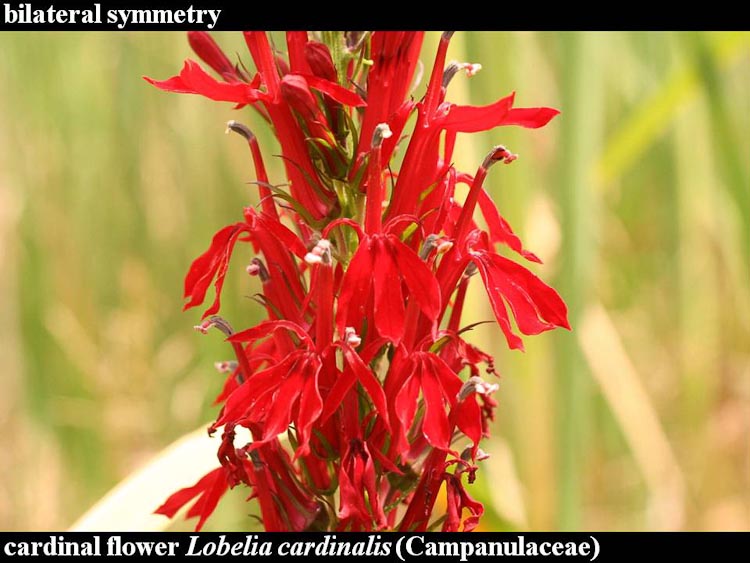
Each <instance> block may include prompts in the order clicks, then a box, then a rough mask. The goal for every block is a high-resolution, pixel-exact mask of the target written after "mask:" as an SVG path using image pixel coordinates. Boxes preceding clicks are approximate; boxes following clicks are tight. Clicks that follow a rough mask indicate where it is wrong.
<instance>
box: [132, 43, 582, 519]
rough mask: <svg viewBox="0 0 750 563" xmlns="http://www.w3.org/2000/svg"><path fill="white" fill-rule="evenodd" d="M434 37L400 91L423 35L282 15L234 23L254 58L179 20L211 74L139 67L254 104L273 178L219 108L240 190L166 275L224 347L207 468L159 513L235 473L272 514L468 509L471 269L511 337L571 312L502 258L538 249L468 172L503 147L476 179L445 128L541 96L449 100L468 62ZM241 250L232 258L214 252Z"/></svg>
mask: <svg viewBox="0 0 750 563" xmlns="http://www.w3.org/2000/svg"><path fill="white" fill-rule="evenodd" d="M451 35H452V34H451V33H444V34H443V35H442V36H441V39H440V43H439V46H438V49H437V53H436V54H435V56H434V64H433V66H432V69H431V71H430V72H429V80H428V83H427V89H426V92H425V94H424V96H423V97H422V98H421V99H414V98H412V92H413V91H414V88H415V85H416V83H417V82H418V81H419V78H420V76H419V75H420V74H421V71H418V68H419V55H420V50H421V47H422V43H423V38H424V34H423V33H422V32H385V31H376V32H315V33H313V32H309V33H308V32H304V31H293V32H288V33H287V34H286V42H285V43H286V47H285V49H286V52H285V53H284V52H283V49H282V48H281V47H280V43H281V42H278V41H277V45H276V46H275V47H272V43H271V41H270V40H269V37H268V36H267V35H266V34H265V33H263V32H260V31H251V32H245V34H244V38H245V43H246V45H247V47H248V51H249V58H250V59H251V60H252V63H253V64H251V63H250V62H249V61H248V62H247V64H246V63H245V62H244V61H242V60H241V57H242V55H239V56H238V59H237V61H236V62H233V61H232V60H230V59H229V57H227V56H226V54H225V53H224V52H223V50H222V49H221V47H220V46H219V45H218V43H216V42H215V41H214V40H213V39H212V38H211V36H209V35H208V34H207V33H202V32H191V33H189V34H188V40H189V43H190V45H191V47H192V48H193V50H194V51H195V53H196V54H197V56H198V57H199V58H200V59H201V60H202V61H203V62H204V63H205V64H206V65H207V67H208V68H209V69H210V71H212V72H214V73H215V74H216V75H217V76H218V78H216V77H214V76H212V75H211V74H210V72H208V71H206V70H204V69H203V68H202V67H201V66H200V64H199V63H198V62H196V61H193V60H190V59H188V60H187V61H185V63H184V65H183V67H182V70H181V71H180V72H179V73H178V74H177V75H175V76H173V77H171V78H168V79H166V80H154V79H151V78H147V79H146V80H148V81H149V82H150V83H151V84H153V85H154V86H156V87H157V88H159V89H161V90H165V91H168V92H176V93H188V94H198V95H200V96H203V97H205V98H208V99H210V100H213V101H218V102H230V103H232V104H233V105H234V110H235V111H239V110H243V109H248V108H249V109H252V110H254V112H255V114H254V115H252V116H251V118H253V119H256V120H257V119H258V118H260V120H259V121H260V124H261V126H264V125H266V124H268V125H270V126H271V128H272V130H273V133H274V134H275V135H276V138H277V140H278V142H279V145H280V148H281V150H280V155H279V156H280V158H281V160H282V162H283V169H284V176H285V177H281V178H272V177H270V176H272V175H271V174H269V172H268V171H267V169H266V165H265V162H264V160H263V156H262V151H261V147H260V145H259V143H258V140H257V139H256V137H255V135H254V134H253V133H252V131H251V129H250V128H249V127H248V126H246V125H244V124H243V123H241V122H240V121H238V120H235V119H232V120H230V121H229V122H228V124H227V130H228V131H229V132H234V133H237V134H238V135H240V136H241V137H242V138H243V139H244V141H245V142H246V143H247V146H248V148H249V152H250V159H249V161H251V162H252V165H253V166H252V168H253V169H254V176H253V177H252V178H251V183H252V184H254V185H255V186H257V204H256V205H251V204H250V203H248V205H247V206H246V207H245V208H244V210H243V212H242V215H241V217H238V218H237V219H235V220H234V222H231V221H232V220H231V219H228V220H227V222H228V223H229V224H227V225H226V226H224V227H221V228H219V230H218V231H217V232H216V234H215V235H214V236H213V239H212V240H211V242H210V244H209V245H208V248H207V249H206V250H205V252H203V254H201V255H200V256H198V258H196V259H195V260H194V261H193V263H192V265H191V266H190V268H189V270H188V273H187V275H186V277H185V283H184V288H183V294H184V297H185V300H186V301H185V305H184V308H185V309H186V310H190V309H192V308H195V307H200V306H202V305H203V304H204V302H205V301H206V300H207V298H209V296H210V298H212V299H213V300H212V301H211V302H210V304H209V305H208V306H207V308H206V309H205V310H203V314H202V317H201V319H200V321H199V323H198V324H197V326H196V327H195V328H196V329H197V330H198V331H199V332H202V333H206V334H208V333H210V334H221V335H223V337H224V338H225V340H226V345H227V350H231V352H232V353H233V357H232V359H230V360H224V361H220V362H218V363H217V368H218V370H219V372H220V373H221V374H222V375H223V376H224V378H225V381H224V385H223V387H222V389H221V392H220V393H219V396H218V397H217V399H216V403H217V405H219V406H220V411H219V413H218V416H217V418H216V420H215V421H214V422H213V424H211V426H210V428H209V430H210V431H211V433H214V432H221V444H220V446H219V448H218V452H217V458H218V467H217V468H216V469H214V470H212V471H210V472H209V473H208V474H206V475H205V476H204V477H203V478H201V479H200V480H199V481H198V482H197V483H195V484H194V485H193V486H191V487H187V488H184V489H181V490H179V491H177V492H175V493H174V494H173V495H172V496H170V497H169V498H168V499H167V500H166V502H164V503H163V504H162V505H161V506H160V507H159V508H158V509H157V512H159V513H160V514H164V515H166V516H169V517H172V516H174V515H175V514H176V512H177V511H178V510H180V509H181V508H182V507H183V506H187V505H191V506H190V507H189V508H188V512H187V515H188V517H197V518H198V522H197V526H196V528H197V529H200V528H201V527H202V526H203V525H204V523H205V522H206V520H207V518H209V517H210V515H211V514H212V513H213V512H214V511H215V510H216V508H217V506H218V504H219V502H220V499H221V498H222V497H223V496H224V495H225V494H228V491H230V490H232V489H236V488H241V487H244V488H247V489H249V491H250V494H249V497H248V500H255V501H257V503H258V506H259V510H260V515H261V521H262V524H263V527H264V528H265V529H266V530H269V531H282V530H294V531H302V530H328V531H330V530H340V531H344V530H350V531H380V530H411V531H424V530H427V529H429V528H431V527H433V528H434V527H437V526H440V525H442V529H443V530H445V531H458V530H463V531H470V530H472V529H474V528H475V527H476V526H477V525H478V523H479V520H480V518H481V516H482V514H483V511H484V509H483V507H482V504H481V503H480V502H479V501H477V500H475V499H474V498H472V496H471V495H470V494H469V492H468V490H467V489H468V487H469V486H470V485H471V483H472V482H473V481H474V479H475V476H476V475H477V474H479V475H481V472H480V466H481V464H480V463H479V462H481V461H482V460H483V459H485V458H486V457H487V455H486V454H484V452H482V450H481V449H480V447H479V446H480V442H481V440H482V439H483V438H485V437H486V436H488V435H489V434H490V431H491V430H492V429H493V428H492V426H493V424H492V422H493V420H494V413H495V409H496V408H497V406H498V403H497V401H496V400H495V399H494V398H493V394H494V393H496V392H497V391H498V389H499V387H498V384H497V383H494V382H493V381H492V379H491V378H494V377H496V376H497V373H498V372H497V369H496V362H495V360H494V358H493V357H492V356H491V355H490V354H489V353H487V352H485V351H483V350H480V349H479V348H478V347H476V346H475V345H474V344H472V343H471V342H470V336H469V333H470V330H471V328H472V327H473V325H469V326H465V325H464V324H463V320H462V315H463V310H464V305H465V303H466V295H467V292H468V291H469V286H470V285H471V283H477V284H479V283H481V284H482V285H483V286H484V289H485V291H486V293H487V296H488V298H489V303H490V306H491V309H492V312H493V313H494V317H495V320H496V321H497V323H498V325H499V327H500V331H498V335H500V334H502V335H504V337H505V340H506V342H507V345H508V347H510V348H513V349H522V348H523V341H522V339H521V336H520V335H521V334H523V335H536V334H540V333H542V332H545V331H548V330H551V329H553V328H557V327H563V328H570V327H569V324H568V321H567V310H566V306H565V303H564V302H563V300H562V298H561V297H560V296H559V295H558V293H557V292H556V291H555V290H554V289H552V288H551V287H550V286H548V285H546V284H545V283H544V282H543V281H542V279H541V278H540V277H539V276H538V275H537V270H534V271H532V270H531V269H528V268H527V267H525V266H522V265H521V264H519V263H517V262H516V261H515V260H514V258H515V257H516V256H520V257H521V258H523V259H525V260H526V261H528V262H532V263H535V264H536V265H533V266H532V267H533V268H540V266H539V264H541V260H540V259H539V257H537V255H535V254H534V253H533V252H531V251H530V250H529V249H527V248H525V247H524V245H523V243H522V241H521V239H520V238H519V236H518V235H517V234H516V233H515V232H514V231H513V229H512V227H511V226H510V224H509V223H508V222H507V221H506V220H505V219H504V218H503V216H502V214H501V213H500V211H499V210H498V209H497V207H496V206H495V203H494V202H493V201H492V199H491V198H490V196H489V193H488V191H487V190H486V189H485V187H484V185H485V182H486V181H488V171H489V169H490V168H491V167H492V166H494V165H495V164H497V163H501V162H502V163H505V164H510V163H512V162H514V161H515V160H516V159H517V155H515V154H514V153H512V152H511V151H510V150H508V149H506V148H505V147H503V146H501V145H498V146H496V147H495V148H493V149H492V150H491V151H490V153H489V154H488V156H487V157H486V158H485V159H484V161H483V162H482V163H481V164H480V166H479V167H478V169H477V170H476V172H475V173H474V174H473V175H471V174H469V173H467V172H465V171H463V170H459V169H457V167H456V166H454V165H453V153H454V149H455V146H456V143H457V142H458V140H459V135H458V134H459V133H464V134H471V133H475V132H479V131H491V132H492V134H493V135H496V134H497V135H499V134H501V130H497V131H496V129H497V128H499V127H506V126H520V127H523V128H527V129H538V128H541V127H544V126H545V125H546V124H547V123H548V122H549V121H550V120H551V119H552V118H554V117H555V116H556V115H557V114H558V111H557V110H555V109H552V108H548V107H544V106H539V107H528V108H524V107H515V94H513V93H511V94H510V95H507V96H504V97H501V98H499V99H498V100H497V101H496V102H494V103H491V104H488V105H485V106H471V105H459V104H455V103H453V102H451V101H450V99H449V96H448V88H449V85H450V83H451V81H452V80H453V79H454V78H455V77H456V76H457V75H458V74H459V72H461V71H465V72H466V74H467V75H468V76H471V75H473V74H475V73H476V72H478V71H479V69H480V68H481V65H479V64H476V63H457V62H450V63H448V62H446V61H447V54H448V50H449V46H450V39H451ZM253 66H254V69H253ZM250 69H252V70H250ZM412 118H414V119H412ZM396 155H399V157H400V158H395V157H396ZM399 162H400V164H399ZM459 184H465V185H466V186H468V195H467V196H466V197H465V198H459V197H458V192H457V189H456V188H457V186H458V185H459ZM477 211H479V212H480V213H481V215H482V216H483V217H484V223H486V225H487V227H486V229H483V228H481V227H480V226H479V223H478V222H477V221H475V212H477ZM238 243H240V244H238ZM248 243H249V244H248ZM506 253H510V255H511V256H507V255H506ZM238 255H239V256H238ZM233 257H234V260H233ZM239 260H244V263H243V265H244V268H236V269H233V268H235V267H234V266H232V267H230V264H231V263H236V262H238V261H239ZM540 273H543V272H542V271H541V270H540ZM232 276H235V277H236V279H238V280H241V281H243V282H244V283H246V284H247V292H246V293H250V294H251V297H252V299H249V300H248V301H247V303H248V306H247V307H246V308H242V310H240V311H225V310H223V309H222V303H221V296H222V292H223V290H224V283H225V280H226V279H227V278H228V277H232ZM237 276H239V277H237ZM472 280H475V281H472ZM212 286H213V289H212ZM210 298H209V299H210ZM219 313H221V315H222V316H219ZM251 315H255V316H256V318H257V317H258V316H260V317H262V319H263V320H261V322H259V323H258V324H256V325H255V326H250V327H247V328H245V327H244V326H243V328H242V329H240V330H238V331H235V330H234V329H233V328H232V326H231V325H230V323H229V321H228V320H227V319H231V320H232V321H233V322H236V321H235V320H234V319H245V318H247V317H248V316H251ZM212 328H216V329H217V330H216V331H210V330H209V329H212ZM240 430H242V432H241V431H240ZM248 433H249V438H246V439H244V440H241V439H240V436H242V435H245V436H246V435H247V434H248ZM443 490H444V491H445V499H446V503H445V505H444V506H445V509H444V510H443V511H441V510H438V509H437V508H436V507H437V506H438V504H437V502H436V501H437V499H438V498H439V496H440V494H441V491H443ZM440 512H442V514H440ZM441 522H442V524H441Z"/></svg>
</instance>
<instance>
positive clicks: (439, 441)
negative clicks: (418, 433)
mask: <svg viewBox="0 0 750 563" xmlns="http://www.w3.org/2000/svg"><path fill="white" fill-rule="evenodd" d="M422 366H423V367H422V374H421V379H422V382H421V387H422V396H423V397H424V403H425V411H424V421H423V422H422V433H423V434H424V437H425V438H427V441H428V442H429V443H430V444H432V445H433V446H434V447H436V448H440V449H448V447H449V446H450V440H451V429H450V426H449V424H448V415H447V414H445V405H444V403H443V394H442V392H441V389H440V383H439V381H438V378H437V376H436V375H435V374H434V373H433V371H432V369H430V368H429V367H428V366H427V364H426V363H423V364H422Z"/></svg>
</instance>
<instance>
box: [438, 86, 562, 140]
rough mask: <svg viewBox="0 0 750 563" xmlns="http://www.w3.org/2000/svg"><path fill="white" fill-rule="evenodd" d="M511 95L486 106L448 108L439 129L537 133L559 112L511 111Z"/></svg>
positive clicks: (521, 109) (539, 109)
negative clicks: (508, 129)
mask: <svg viewBox="0 0 750 563" xmlns="http://www.w3.org/2000/svg"><path fill="white" fill-rule="evenodd" d="M514 97H515V93H513V94H511V95H510V96H506V97H505V98H502V99H500V100H498V101H496V102H495V103H494V104H490V105H487V106H456V105H452V106H450V108H449V110H448V114H447V115H446V116H445V118H444V120H443V123H442V126H443V127H445V128H446V129H448V130H449V131H454V132H457V133H476V132H478V131H489V130H490V129H493V128H495V127H499V126H501V125H520V126H521V127H528V128H531V129H537V128H539V127H543V126H545V125H546V124H547V123H548V122H549V120H550V119H552V118H553V117H555V116H556V115H557V114H558V113H560V112H559V111H557V110H556V109H552V108H545V107H542V108H513V107H512V106H513V98H514Z"/></svg>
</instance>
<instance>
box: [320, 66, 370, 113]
mask: <svg viewBox="0 0 750 563" xmlns="http://www.w3.org/2000/svg"><path fill="white" fill-rule="evenodd" d="M305 80H307V84H308V85H309V86H310V88H314V89H316V90H317V91H318V92H323V93H324V94H328V95H329V96H330V97H331V98H333V99H334V100H336V101H337V102H339V103H340V104H344V105H345V106H351V107H355V108H358V107H363V106H366V105H367V104H366V103H365V101H364V100H363V99H362V98H361V97H360V96H359V94H356V93H355V92H352V91H351V90H347V89H346V88H344V87H342V86H339V85H338V84H336V83H335V82H330V81H328V80H326V79H324V78H319V77H317V76H313V75H309V74H308V75H305Z"/></svg>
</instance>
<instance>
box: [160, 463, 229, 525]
mask: <svg viewBox="0 0 750 563" xmlns="http://www.w3.org/2000/svg"><path fill="white" fill-rule="evenodd" d="M228 488H229V484H228V483H227V479H226V471H225V470H224V468H223V467H217V468H216V469H214V470H213V471H210V472H209V473H207V474H206V475H204V476H203V477H201V479H200V480H199V481H198V482H197V483H196V484H195V485H193V486H192V487H186V488H184V489H180V490H179V491H177V492H176V493H174V494H172V496H170V497H169V498H168V499H167V500H166V501H165V502H164V504H162V505H161V506H160V507H159V508H157V509H156V510H155V511H154V512H155V513H156V514H163V515H164V516H167V517H168V518H173V517H174V515H175V514H177V511H179V510H180V509H181V508H182V507H183V506H185V505H186V504H187V503H188V502H190V501H191V500H192V499H194V498H195V497H199V498H198V501H197V502H196V503H195V505H194V506H193V507H192V508H191V509H190V511H189V512H188V515H187V517H188V518H191V517H193V516H198V515H200V519H199V520H198V524H197V525H196V527H195V531H196V532H199V531H200V529H201V528H202V527H203V524H204V523H205V522H206V519H207V518H208V517H209V516H211V514H212V513H213V511H214V509H215V508H216V505H217V504H219V500H220V499H221V497H222V496H223V495H224V493H225V492H226V491H227V489H228Z"/></svg>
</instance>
